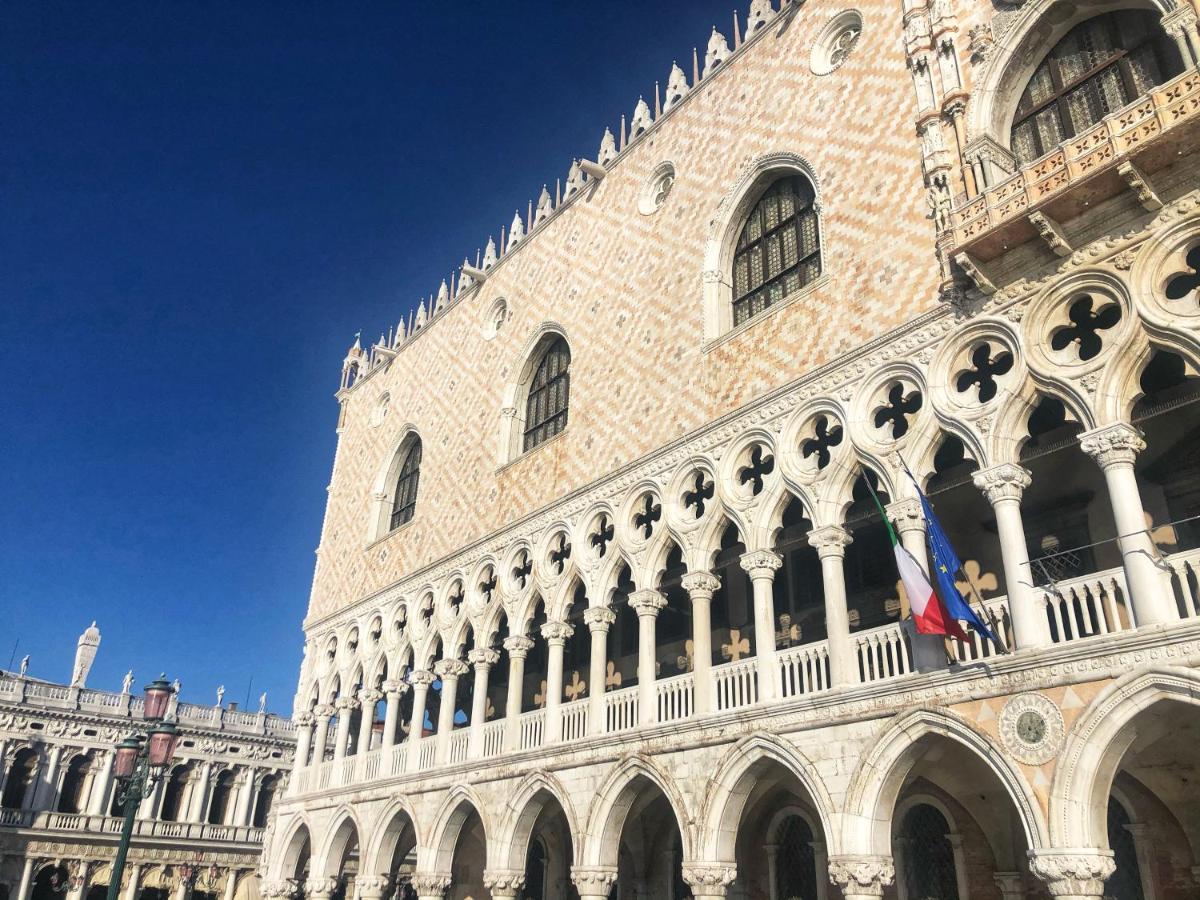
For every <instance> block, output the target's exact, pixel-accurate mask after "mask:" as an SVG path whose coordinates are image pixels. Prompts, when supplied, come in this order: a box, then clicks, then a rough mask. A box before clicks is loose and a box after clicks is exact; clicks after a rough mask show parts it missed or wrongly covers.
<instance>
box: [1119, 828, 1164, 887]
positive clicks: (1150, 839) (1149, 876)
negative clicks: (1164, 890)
mask: <svg viewBox="0 0 1200 900" xmlns="http://www.w3.org/2000/svg"><path fill="white" fill-rule="evenodd" d="M1125 830H1126V831H1128V832H1129V834H1130V836H1131V837H1132V838H1133V853H1134V855H1135V856H1136V857H1137V861H1138V874H1139V875H1141V881H1142V900H1158V891H1157V890H1156V888H1155V879H1154V869H1155V866H1154V836H1153V835H1152V834H1151V832H1150V826H1149V825H1146V824H1145V823H1144V822H1131V823H1130V824H1128V825H1126V826H1125Z"/></svg>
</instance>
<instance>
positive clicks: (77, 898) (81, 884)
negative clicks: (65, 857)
mask: <svg viewBox="0 0 1200 900" xmlns="http://www.w3.org/2000/svg"><path fill="white" fill-rule="evenodd" d="M91 874H92V864H91V863H90V862H88V861H87V860H83V861H82V862H80V863H79V864H78V867H77V868H76V870H75V877H76V878H78V879H79V881H78V882H77V883H76V884H75V885H74V886H73V887H72V888H71V889H70V890H69V891H67V900H83V898H84V897H85V896H87V892H88V882H89V878H90V876H91Z"/></svg>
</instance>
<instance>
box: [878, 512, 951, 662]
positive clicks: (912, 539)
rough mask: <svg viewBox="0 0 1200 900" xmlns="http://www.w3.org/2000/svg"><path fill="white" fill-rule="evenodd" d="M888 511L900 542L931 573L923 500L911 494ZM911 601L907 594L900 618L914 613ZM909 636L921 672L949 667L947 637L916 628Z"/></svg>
mask: <svg viewBox="0 0 1200 900" xmlns="http://www.w3.org/2000/svg"><path fill="white" fill-rule="evenodd" d="M887 514H888V518H890V519H891V520H892V522H893V523H895V525H896V533H897V534H898V535H899V536H900V543H901V545H902V546H903V547H904V549H905V550H907V551H908V552H909V553H910V554H911V555H912V557H913V559H915V560H916V561H917V562H918V563H920V564H921V568H922V569H923V570H924V572H925V574H926V575H927V576H928V575H929V552H928V550H926V548H925V517H924V516H923V515H922V514H921V501H920V500H917V499H916V498H913V497H909V498H907V499H905V500H897V501H896V502H894V503H889V504H888V505H887ZM909 600H910V598H909V597H907V596H905V597H904V598H903V602H902V604H901V607H900V617H901V619H907V618H908V614H909V613H910V612H911V610H910V608H909ZM908 639H909V641H910V642H911V643H912V650H913V666H914V667H915V668H916V670H917V671H918V672H936V671H938V670H939V669H945V668H946V665H947V662H946V640H945V638H943V637H942V636H941V635H937V634H921V633H920V632H918V631H917V630H916V628H915V627H914V628H910V629H908Z"/></svg>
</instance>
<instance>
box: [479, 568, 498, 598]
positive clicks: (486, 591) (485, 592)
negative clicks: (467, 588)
mask: <svg viewBox="0 0 1200 900" xmlns="http://www.w3.org/2000/svg"><path fill="white" fill-rule="evenodd" d="M494 590H496V570H495V568H493V567H492V566H488V567H487V568H486V569H484V576H483V580H482V581H480V582H479V593H480V595H481V596H482V597H483V602H484V603H489V604H490V603H491V602H492V592H493V591H494Z"/></svg>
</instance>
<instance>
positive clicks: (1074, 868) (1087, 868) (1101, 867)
mask: <svg viewBox="0 0 1200 900" xmlns="http://www.w3.org/2000/svg"><path fill="white" fill-rule="evenodd" d="M1116 870H1117V866H1116V863H1114V862H1113V852H1112V851H1111V850H1098V849H1093V848H1089V847H1079V848H1070V849H1066V850H1030V851H1029V871H1030V872H1031V873H1032V874H1033V875H1034V876H1035V877H1036V878H1038V879H1040V880H1041V882H1042V883H1043V884H1044V885H1045V886H1046V890H1047V891H1049V893H1050V896H1051V897H1054V898H1055V900H1092V898H1098V897H1103V896H1104V882H1105V881H1106V880H1107V879H1108V878H1109V876H1111V875H1112V873H1113V872H1115V871H1116Z"/></svg>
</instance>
